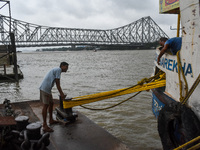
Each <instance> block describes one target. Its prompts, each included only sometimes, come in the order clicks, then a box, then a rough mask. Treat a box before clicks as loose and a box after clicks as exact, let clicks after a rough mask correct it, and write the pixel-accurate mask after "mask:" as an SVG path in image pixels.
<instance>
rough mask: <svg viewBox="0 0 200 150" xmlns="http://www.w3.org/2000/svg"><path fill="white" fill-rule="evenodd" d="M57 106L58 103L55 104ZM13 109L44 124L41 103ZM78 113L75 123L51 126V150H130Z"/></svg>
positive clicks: (21, 104)
mask: <svg viewBox="0 0 200 150" xmlns="http://www.w3.org/2000/svg"><path fill="white" fill-rule="evenodd" d="M57 106H58V101H56V104H55V107H57ZM12 108H13V109H14V110H15V112H16V113H19V114H20V115H26V116H29V122H38V121H40V122H42V116H41V111H42V104H41V103H40V102H39V101H29V102H20V103H12ZM3 110H4V106H3V105H0V114H2V113H3ZM77 113H78V119H77V121H75V122H74V123H70V124H66V125H65V124H62V123H60V124H55V125H52V126H51V127H52V128H53V129H54V132H52V133H50V141H51V143H50V145H49V146H48V147H47V148H48V149H49V150H129V148H128V147H127V146H126V145H124V144H123V143H122V142H121V141H119V140H118V139H117V138H115V137H114V136H112V135H111V134H109V133H108V132H107V131H105V130H104V129H103V128H101V127H99V126H98V125H97V124H95V123H94V122H92V121H91V120H89V119H88V118H87V117H86V116H84V115H83V114H81V113H79V112H77ZM54 117H55V116H54Z"/></svg>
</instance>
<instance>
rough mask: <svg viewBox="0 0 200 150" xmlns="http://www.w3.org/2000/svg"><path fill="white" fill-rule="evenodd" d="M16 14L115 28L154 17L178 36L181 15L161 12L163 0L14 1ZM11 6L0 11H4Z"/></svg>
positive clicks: (20, 17) (58, 23) (76, 25)
mask: <svg viewBox="0 0 200 150" xmlns="http://www.w3.org/2000/svg"><path fill="white" fill-rule="evenodd" d="M10 3H11V12H12V17H13V18H15V19H18V20H22V21H25V22H30V23H34V24H38V25H44V26H51V27H66V28H86V29H112V28H116V27H120V26H124V25H126V24H129V23H131V22H134V21H136V20H138V19H140V18H142V17H146V16H151V18H152V19H153V20H154V21H155V22H156V23H157V24H158V25H159V26H160V27H161V28H162V29H163V30H164V31H165V32H166V33H167V34H168V35H169V36H170V37H174V36H176V31H175V30H170V26H172V27H173V28H176V23H177V15H166V14H159V0H48V1H47V0H10ZM5 9H7V8H4V9H3V10H0V11H2V12H3V13H4V11H5V12H6V10H5Z"/></svg>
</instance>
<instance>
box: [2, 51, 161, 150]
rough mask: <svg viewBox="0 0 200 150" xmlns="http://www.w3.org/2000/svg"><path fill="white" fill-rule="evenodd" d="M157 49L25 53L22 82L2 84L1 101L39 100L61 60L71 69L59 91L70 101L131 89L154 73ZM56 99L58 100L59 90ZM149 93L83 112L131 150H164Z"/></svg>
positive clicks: (21, 62)
mask: <svg viewBox="0 0 200 150" xmlns="http://www.w3.org/2000/svg"><path fill="white" fill-rule="evenodd" d="M154 57H155V51H154V50H134V51H130V50H129V51H128V50H123V51H117V50H116V51H97V52H93V51H65V52H35V51H32V52H30V51H29V52H28V51H27V52H25V51H24V52H22V53H18V54H17V59H18V65H19V66H20V68H21V70H22V72H23V74H24V79H22V80H20V81H19V83H12V82H4V83H0V97H1V99H0V101H1V102H3V100H4V99H5V98H7V99H10V100H11V101H13V102H14V101H25V100H36V99H39V89H38V88H39V86H40V84H41V82H42V80H43V78H44V76H45V74H46V73H47V72H48V71H49V70H50V69H52V68H54V67H57V66H59V64H60V62H62V61H66V62H68V63H69V70H68V71H67V72H66V73H62V75H61V87H62V88H63V91H64V92H65V93H66V94H68V97H77V96H82V95H88V94H93V93H98V92H103V91H110V90H115V89H121V88H125V87H130V86H132V85H135V84H137V81H140V80H141V79H142V78H144V77H150V75H151V73H152V71H153V66H154V65H153V60H154ZM132 95H133V94H130V95H125V96H121V97H117V98H113V99H110V100H105V101H100V102H96V103H92V104H88V105H87V106H90V107H95V108H104V107H107V106H110V105H113V104H115V103H117V102H119V101H121V100H124V99H127V98H128V97H130V96H132ZM53 96H54V98H58V91H57V89H56V87H54V88H53ZM151 103H152V101H151V92H147V91H145V92H142V93H141V94H139V95H138V96H136V97H135V98H133V99H131V100H129V101H127V102H125V103H123V104H121V105H120V106H117V107H115V108H112V109H109V110H104V111H91V110H87V109H84V108H81V107H79V106H77V107H75V109H76V110H78V111H79V112H81V113H83V114H85V115H86V116H87V117H88V118H90V119H91V120H93V121H94V122H95V123H97V124H98V125H100V126H101V127H102V128H104V129H106V130H107V131H108V132H109V133H111V134H112V135H114V136H115V137H117V138H118V139H120V140H121V141H122V142H123V143H125V144H126V145H127V146H128V147H130V149H139V150H149V149H152V150H155V149H156V150H158V149H162V146H161V142H160V138H159V135H158V131H157V121H156V118H155V117H154V116H153V114H152V111H151Z"/></svg>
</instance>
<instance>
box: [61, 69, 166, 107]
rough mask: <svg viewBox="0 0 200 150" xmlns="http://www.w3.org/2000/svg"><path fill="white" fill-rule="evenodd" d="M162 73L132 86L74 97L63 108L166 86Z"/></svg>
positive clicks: (65, 102)
mask: <svg viewBox="0 0 200 150" xmlns="http://www.w3.org/2000/svg"><path fill="white" fill-rule="evenodd" d="M162 74H163V72H159V73H158V74H156V75H155V76H153V77H150V78H149V79H143V80H141V82H139V83H138V84H137V85H134V86H132V87H128V88H123V89H117V90H113V91H106V92H101V93H95V94H91V95H85V96H79V97H74V98H72V100H71V101H63V108H64V109H66V108H71V107H74V106H80V105H84V104H87V103H92V102H96V101H100V100H104V99H108V98H113V97H116V96H121V95H125V94H130V93H134V92H140V91H147V90H150V89H154V88H159V87H163V86H165V83H166V82H165V79H164V77H165V75H162ZM158 78H159V79H158ZM156 79H157V80H156ZM145 82H151V83H147V84H144V83H145Z"/></svg>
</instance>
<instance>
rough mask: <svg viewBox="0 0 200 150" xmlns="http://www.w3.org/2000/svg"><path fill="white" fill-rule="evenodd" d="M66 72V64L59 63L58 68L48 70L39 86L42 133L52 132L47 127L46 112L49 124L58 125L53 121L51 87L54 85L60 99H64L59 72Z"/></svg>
mask: <svg viewBox="0 0 200 150" xmlns="http://www.w3.org/2000/svg"><path fill="white" fill-rule="evenodd" d="M67 70H68V63H66V62H61V63H60V67H57V68H54V69H52V70H50V71H49V72H48V73H47V75H46V76H45V78H44V80H43V82H42V84H41V86H40V100H41V101H42V102H43V109H42V117H43V130H44V132H53V129H51V128H50V127H49V126H48V125H47V121H46V119H47V110H48V109H49V124H55V123H58V121H56V120H53V116H52V113H53V97H52V93H51V90H52V87H53V86H54V84H55V83H56V87H57V89H58V91H59V93H60V96H61V99H65V97H66V95H65V94H64V93H63V91H62V88H61V86H60V76H61V72H66V71H67Z"/></svg>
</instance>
